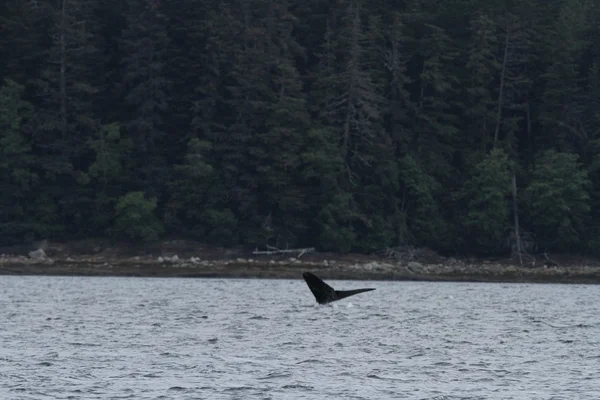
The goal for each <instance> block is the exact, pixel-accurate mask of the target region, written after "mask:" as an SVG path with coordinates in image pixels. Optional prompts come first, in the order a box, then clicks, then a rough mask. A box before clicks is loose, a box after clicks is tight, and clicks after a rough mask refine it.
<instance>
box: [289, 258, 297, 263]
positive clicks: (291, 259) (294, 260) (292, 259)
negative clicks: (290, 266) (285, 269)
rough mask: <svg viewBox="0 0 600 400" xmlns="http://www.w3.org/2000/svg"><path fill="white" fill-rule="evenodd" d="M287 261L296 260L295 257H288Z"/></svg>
mask: <svg viewBox="0 0 600 400" xmlns="http://www.w3.org/2000/svg"><path fill="white" fill-rule="evenodd" d="M288 261H289V262H292V263H293V262H296V259H295V258H294V257H290V258H289V259H288Z"/></svg>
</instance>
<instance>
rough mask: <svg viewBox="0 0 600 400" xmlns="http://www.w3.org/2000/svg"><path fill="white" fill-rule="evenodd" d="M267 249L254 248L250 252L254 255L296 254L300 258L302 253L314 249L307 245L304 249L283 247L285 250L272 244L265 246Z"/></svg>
mask: <svg viewBox="0 0 600 400" xmlns="http://www.w3.org/2000/svg"><path fill="white" fill-rule="evenodd" d="M267 249H268V250H258V249H255V250H254V251H253V252H252V254H255V255H267V256H272V255H275V254H298V255H297V256H296V257H297V258H300V257H302V256H303V255H304V254H306V253H311V252H313V251H315V248H314V247H307V248H305V249H285V250H280V249H278V248H277V247H273V246H267Z"/></svg>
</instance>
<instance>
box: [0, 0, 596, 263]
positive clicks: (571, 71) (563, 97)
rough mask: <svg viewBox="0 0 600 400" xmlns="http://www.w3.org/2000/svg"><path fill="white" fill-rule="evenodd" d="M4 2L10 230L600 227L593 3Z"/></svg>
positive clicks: (523, 233) (549, 233)
mask: <svg viewBox="0 0 600 400" xmlns="http://www.w3.org/2000/svg"><path fill="white" fill-rule="evenodd" d="M0 16H1V17H0V29H1V30H0V54H2V55H3V56H2V58H1V60H0V76H1V77H2V82H1V85H0V243H1V244H11V243H16V242H23V241H31V240H34V239H38V238H53V239H72V238H89V237H98V236H103V237H111V238H115V239H116V240H124V239H127V240H156V239H159V238H161V237H185V238H191V239H196V240H200V241H203V242H206V243H214V244H218V245H225V246H227V245H237V244H244V245H248V246H253V247H255V246H265V245H269V246H275V247H285V246H289V247H293V246H316V247H317V248H318V249H320V250H329V251H342V252H343V251H351V250H352V251H362V252H370V251H376V250H379V249H382V248H386V247H395V246H405V245H412V246H423V247H430V248H432V249H434V250H437V251H439V252H443V253H457V254H467V253H468V254H479V255H492V254H508V253H510V252H511V251H514V250H515V248H519V249H521V250H523V251H528V252H535V251H540V252H541V251H563V252H582V253H595V252H596V251H597V250H596V249H597V248H598V247H599V246H598V245H599V244H600V243H599V239H598V237H599V234H600V152H599V151H600V25H598V21H600V6H599V5H598V3H597V2H595V1H593V0H521V1H510V0H503V1H492V0H446V1H443V2H439V1H436V0H405V1H400V0H394V1H382V0H334V1H331V0H130V1H126V2H121V1H112V0H4V1H3V2H2V4H1V5H0ZM517 239H518V240H517Z"/></svg>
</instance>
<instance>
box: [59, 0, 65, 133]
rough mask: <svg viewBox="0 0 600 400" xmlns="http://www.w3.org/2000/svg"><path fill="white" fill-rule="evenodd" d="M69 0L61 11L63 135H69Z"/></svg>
mask: <svg viewBox="0 0 600 400" xmlns="http://www.w3.org/2000/svg"><path fill="white" fill-rule="evenodd" d="M66 3H67V0H63V1H62V7H61V11H60V33H59V35H60V50H59V51H60V77H59V85H60V100H59V101H60V124H61V130H62V134H63V137H66V136H67V77H66V74H67V54H66V53H67V43H66V41H67V38H66V30H67V12H66Z"/></svg>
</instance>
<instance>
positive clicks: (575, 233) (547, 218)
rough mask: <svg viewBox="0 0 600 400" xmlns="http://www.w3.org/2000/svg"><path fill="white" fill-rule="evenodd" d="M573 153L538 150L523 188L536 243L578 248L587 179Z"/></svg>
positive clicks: (586, 204) (585, 210)
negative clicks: (525, 186) (535, 161)
mask: <svg viewBox="0 0 600 400" xmlns="http://www.w3.org/2000/svg"><path fill="white" fill-rule="evenodd" d="M578 158H579V157H578V156H577V155H576V154H568V153H558V152H557V151H555V150H548V151H545V152H543V153H541V154H540V156H539V157H538V159H537V163H536V168H535V169H534V170H533V173H532V177H531V182H530V184H529V185H528V186H527V188H526V190H525V199H526V204H527V210H528V215H529V218H530V220H531V224H532V226H533V228H534V230H535V234H536V236H537V238H538V241H539V245H541V246H542V247H543V248H547V249H558V250H568V249H576V248H582V247H583V246H582V239H583V237H584V233H585V232H584V222H585V218H586V216H587V215H588V213H589V212H590V205H589V204H590V195H589V192H588V190H589V187H590V181H589V179H588V174H587V171H585V170H583V169H582V168H581V165H580V164H579V162H578Z"/></svg>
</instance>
